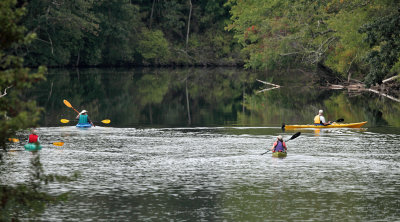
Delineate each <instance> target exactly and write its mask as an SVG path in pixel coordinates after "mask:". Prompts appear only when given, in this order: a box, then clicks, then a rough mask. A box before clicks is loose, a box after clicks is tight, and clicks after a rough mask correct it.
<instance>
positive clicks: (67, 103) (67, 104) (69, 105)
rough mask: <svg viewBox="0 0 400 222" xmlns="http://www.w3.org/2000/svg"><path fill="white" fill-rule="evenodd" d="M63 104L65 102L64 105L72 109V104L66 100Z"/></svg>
mask: <svg viewBox="0 0 400 222" xmlns="http://www.w3.org/2000/svg"><path fill="white" fill-rule="evenodd" d="M63 102H64V104H65V105H66V106H68V107H69V108H72V105H71V103H69V102H68V101H67V100H65V99H64V101H63Z"/></svg>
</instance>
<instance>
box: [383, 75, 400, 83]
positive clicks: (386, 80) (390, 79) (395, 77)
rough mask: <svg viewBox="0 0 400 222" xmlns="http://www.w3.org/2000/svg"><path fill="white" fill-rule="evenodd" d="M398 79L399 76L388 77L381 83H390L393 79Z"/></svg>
mask: <svg viewBox="0 0 400 222" xmlns="http://www.w3.org/2000/svg"><path fill="white" fill-rule="evenodd" d="M399 77H400V76H399V75H397V76H392V77H390V78H388V79H385V80H383V81H382V83H387V82H390V81H392V80H395V79H397V78H399Z"/></svg>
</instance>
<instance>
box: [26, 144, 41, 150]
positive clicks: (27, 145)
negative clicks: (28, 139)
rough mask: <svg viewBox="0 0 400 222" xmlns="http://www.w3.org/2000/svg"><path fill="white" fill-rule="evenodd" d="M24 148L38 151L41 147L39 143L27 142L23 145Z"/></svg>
mask: <svg viewBox="0 0 400 222" xmlns="http://www.w3.org/2000/svg"><path fill="white" fill-rule="evenodd" d="M24 147H25V150H28V151H38V150H41V149H42V146H41V145H40V144H39V143H27V144H25V145H24Z"/></svg>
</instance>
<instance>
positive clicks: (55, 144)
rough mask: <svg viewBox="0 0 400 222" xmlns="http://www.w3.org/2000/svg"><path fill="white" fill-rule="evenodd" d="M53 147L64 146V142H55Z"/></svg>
mask: <svg viewBox="0 0 400 222" xmlns="http://www.w3.org/2000/svg"><path fill="white" fill-rule="evenodd" d="M53 145H54V146H63V145H64V142H54V143H53Z"/></svg>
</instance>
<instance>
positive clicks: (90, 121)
mask: <svg viewBox="0 0 400 222" xmlns="http://www.w3.org/2000/svg"><path fill="white" fill-rule="evenodd" d="M87 120H88V122H89V123H90V124H92V126H95V125H94V123H93V122H92V120H90V118H89V116H88V117H87Z"/></svg>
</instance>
